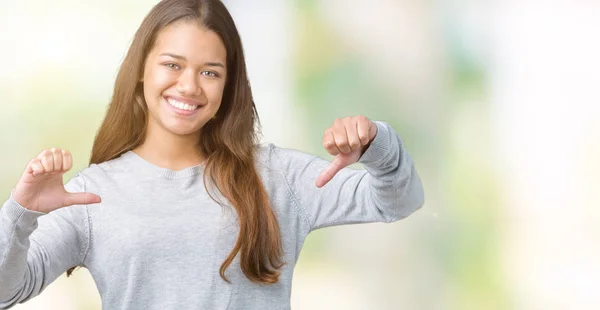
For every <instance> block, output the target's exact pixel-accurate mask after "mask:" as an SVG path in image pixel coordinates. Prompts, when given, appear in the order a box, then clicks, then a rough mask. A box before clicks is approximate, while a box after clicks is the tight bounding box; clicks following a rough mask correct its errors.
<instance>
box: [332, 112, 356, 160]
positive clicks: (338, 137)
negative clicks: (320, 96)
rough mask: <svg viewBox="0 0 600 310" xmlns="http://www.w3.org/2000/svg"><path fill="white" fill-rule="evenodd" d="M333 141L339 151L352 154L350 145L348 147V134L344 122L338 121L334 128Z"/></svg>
mask: <svg viewBox="0 0 600 310" xmlns="http://www.w3.org/2000/svg"><path fill="white" fill-rule="evenodd" d="M333 139H334V140H335V144H336V145H337V147H338V149H340V151H341V152H342V153H344V154H347V153H350V152H352V149H350V145H348V133H347V132H346V126H345V125H344V123H343V122H342V120H336V121H335V125H334V128H333Z"/></svg>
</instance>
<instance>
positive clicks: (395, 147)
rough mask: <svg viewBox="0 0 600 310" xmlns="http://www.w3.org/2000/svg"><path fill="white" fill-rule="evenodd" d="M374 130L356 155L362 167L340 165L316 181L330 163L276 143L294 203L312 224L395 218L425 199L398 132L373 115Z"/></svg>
mask: <svg viewBox="0 0 600 310" xmlns="http://www.w3.org/2000/svg"><path fill="white" fill-rule="evenodd" d="M375 124H376V125H377V135H376V136H375V138H374V140H373V141H372V142H371V144H370V146H369V147H368V149H367V150H366V151H365V153H364V154H363V155H362V156H361V158H360V159H359V163H362V164H363V165H364V167H365V169H364V170H356V169H351V168H348V167H346V168H344V169H342V170H341V171H339V172H338V173H337V174H336V175H335V176H334V177H333V179H332V180H331V181H329V183H327V184H326V185H325V186H323V187H322V188H320V189H319V188H317V186H316V185H315V181H316V179H317V177H318V176H319V174H321V172H322V171H323V170H324V169H325V168H326V167H327V166H328V165H329V164H330V162H329V161H327V160H324V159H322V158H320V157H317V156H314V155H309V154H305V153H302V152H299V151H295V150H291V149H284V148H274V149H275V152H276V153H277V157H278V159H279V161H280V165H281V169H282V170H283V173H284V175H285V179H286V182H287V185H288V186H289V189H290V192H291V196H292V199H293V203H295V204H297V209H298V210H299V211H300V212H302V213H303V214H302V216H304V217H305V219H306V220H307V221H308V224H309V227H310V230H315V229H319V228H322V227H327V226H334V225H344V224H357V223H370V222H387V223H389V222H393V221H397V220H400V219H402V218H405V217H407V216H408V215H410V214H411V213H413V212H414V211H416V210H417V209H419V208H420V207H421V206H422V205H423V203H424V194H423V187H422V184H421V180H420V178H419V175H418V174H417V171H416V169H415V166H414V164H413V161H412V159H411V157H410V155H409V154H408V152H407V150H406V149H405V148H404V144H403V142H402V140H401V138H400V136H399V135H398V134H397V133H396V132H395V131H394V129H393V128H392V127H391V126H390V125H389V124H387V123H385V122H380V121H376V122H375Z"/></svg>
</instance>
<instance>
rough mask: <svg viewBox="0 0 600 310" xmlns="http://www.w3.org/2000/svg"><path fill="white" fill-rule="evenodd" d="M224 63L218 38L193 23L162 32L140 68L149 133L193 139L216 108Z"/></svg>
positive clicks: (174, 24)
mask: <svg viewBox="0 0 600 310" xmlns="http://www.w3.org/2000/svg"><path fill="white" fill-rule="evenodd" d="M226 59H227V51H226V49H225V46H224V45H223V42H222V41H221V38H220V37H219V36H218V35H217V34H216V33H214V32H212V31H210V30H207V29H205V28H203V27H202V26H199V24H198V23H197V22H193V21H178V22H175V23H173V24H171V25H169V26H167V27H165V28H164V29H162V30H161V31H160V32H159V34H158V36H157V39H156V42H155V45H154V47H153V48H152V50H151V51H150V53H149V54H148V57H147V59H146V63H145V64H144V77H143V83H144V98H145V100H146V104H147V105H148V110H149V119H148V132H149V133H155V132H157V131H163V133H171V134H175V135H179V136H183V135H198V134H199V133H200V131H201V129H202V127H204V125H205V124H206V123H207V122H208V121H209V120H210V119H211V118H212V117H213V116H214V115H215V114H216V113H217V111H218V109H219V106H220V105H221V98H222V97H223V89H224V87H225V79H226V73H227V69H226V67H225V66H226V64H227V63H226ZM165 131H166V132H165Z"/></svg>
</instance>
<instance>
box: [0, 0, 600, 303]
mask: <svg viewBox="0 0 600 310" xmlns="http://www.w3.org/2000/svg"><path fill="white" fill-rule="evenodd" d="M156 3H157V1H142V0H137V1H116V0H106V1H103V2H91V1H75V0H60V1H39V0H23V1H18V2H17V1H8V0H0V44H1V48H0V59H1V60H2V66H1V68H0V82H1V83H0V94H1V96H2V98H3V100H2V103H1V104H0V147H1V148H2V152H0V171H2V176H1V177H0V192H2V193H5V198H4V199H7V198H8V195H9V193H10V190H11V188H12V186H14V184H15V183H16V181H17V180H18V177H19V176H20V174H21V173H22V170H23V169H24V167H25V165H26V163H27V162H28V161H29V160H30V159H31V158H33V157H35V156H36V155H37V154H38V153H39V151H41V150H42V149H45V148H49V147H53V146H60V147H63V148H67V149H69V150H71V151H72V152H73V153H74V155H75V166H76V167H75V169H73V171H72V172H70V173H69V174H68V175H67V177H70V176H71V175H72V174H73V173H74V172H75V171H76V170H79V169H82V168H83V167H85V166H87V160H88V158H89V154H90V151H91V145H92V140H93V137H94V135H95V132H96V130H97V127H98V126H99V124H100V122H101V120H102V117H103V116H104V112H105V109H106V106H107V104H108V100H109V98H110V96H111V92H112V85H113V82H114V78H115V75H116V72H117V69H118V66H119V64H120V61H121V60H122V58H123V56H124V54H125V52H126V50H127V47H128V45H129V43H130V40H131V38H132V36H133V34H134V32H135V30H136V29H137V27H138V26H139V24H140V22H141V20H142V19H143V17H144V16H145V14H146V13H147V12H148V11H149V10H150V9H151V7H152V6H153V5H155V4H156ZM225 3H226V4H227V6H228V7H229V8H230V10H231V13H232V15H233V17H234V19H235V21H236V23H237V26H238V30H239V31H240V33H241V36H242V40H243V43H244V46H245V51H246V57H247V66H248V69H249V74H250V79H251V83H252V87H253V91H254V96H255V102H256V104H257V107H258V110H259V113H260V116H261V121H262V125H263V133H264V140H265V141H268V142H273V143H275V144H277V145H279V146H284V147H292V148H297V149H300V150H303V151H306V152H310V153H314V154H318V155H321V156H324V157H326V158H330V157H328V155H326V152H325V151H324V150H323V149H322V147H321V134H322V131H323V130H324V129H325V128H326V127H328V126H329V125H330V124H331V123H332V122H333V120H334V119H335V118H337V117H343V116H350V115H356V114H363V115H366V116H368V117H370V118H372V119H377V120H384V121H387V122H389V123H390V124H392V125H393V126H394V127H395V128H396V130H397V131H398V132H399V133H400V135H401V136H402V137H403V138H404V140H405V143H406V145H407V147H408V149H409V151H410V152H411V154H412V156H413V158H414V160H415V162H416V165H417V169H418V170H419V173H420V174H421V178H422V180H423V183H424V186H425V194H426V204H425V206H424V207H423V209H422V210H420V211H418V212H417V213H415V214H414V215H412V216H411V217H409V218H407V219H405V220H403V221H400V222H397V223H394V224H369V225H353V226H345V227H336V228H329V229H323V230H319V231H316V232H315V233H313V234H312V235H311V236H310V237H309V238H308V240H307V243H306V244H305V247H304V251H303V253H302V255H301V257H300V261H299V263H298V265H297V267H296V272H295V280H294V284H293V293H292V308H293V309H460V310H463V309H528V310H529V309H544V310H548V309H598V308H600V294H597V289H596V285H598V284H599V283H598V282H599V281H600V280H599V279H600V248H599V247H598V246H597V245H598V244H600V228H599V227H600V226H598V225H597V223H599V222H600V211H599V208H598V207H599V206H600V198H599V197H600V196H599V195H598V189H599V185H600V178H599V175H600V163H599V162H600V161H599V160H598V159H600V143H599V141H600V92H599V91H598V89H599V85H600V73H599V72H600V57H598V55H600V35H598V30H599V29H600V19H599V18H598V16H600V2H598V1H546V2H542V1H532V0H525V1H467V0H462V1H416V0H413V1H410V0H394V1H393V0H371V1H368V2H364V1H348V0H345V1H341V0H287V1H282V0H255V1H251V2H250V1H242V0H235V1H234V0H230V1H225ZM15 309H100V298H99V296H98V293H97V291H96V287H95V285H94V283H93V280H92V279H91V277H90V276H89V273H88V272H87V271H86V270H85V269H79V270H78V271H76V272H75V276H74V277H71V278H68V279H67V278H66V277H65V276H62V277H61V278H60V279H59V280H57V281H56V282H55V283H53V284H52V285H50V286H49V287H48V288H47V290H46V291H44V292H43V293H42V294H41V295H40V296H38V297H36V298H34V299H33V300H31V301H29V302H27V303H25V304H23V305H19V306H17V307H15Z"/></svg>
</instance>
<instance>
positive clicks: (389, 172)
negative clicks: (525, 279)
mask: <svg viewBox="0 0 600 310" xmlns="http://www.w3.org/2000/svg"><path fill="white" fill-rule="evenodd" d="M257 121H258V116H257V115H256V109H255V106H254V102H253V100H252V93H251V90H250V86H249V83H248V78H247V75H246V66H245V60H244V54H243V52H242V45H241V41H240V37H239V34H238V32H237V29H236V27H235V25H234V22H233V20H232V18H231V16H230V15H229V13H228V11H227V10H226V8H225V6H224V5H223V4H222V3H221V2H219V1H218V0H164V1H161V2H160V3H159V4H157V5H156V6H155V7H154V8H153V9H152V11H151V12H150V13H149V15H148V16H147V17H146V18H145V19H144V21H143V23H142V25H141V26H140V28H139V30H138V31H137V33H136V35H135V38H134V40H133V43H132V45H131V48H130V49H129V52H128V54H127V56H126V58H125V60H124V61H123V64H122V66H121V68H120V71H119V74H118V76H117V79H116V82H115V88H114V94H113V98H112V101H111V102H110V105H109V108H108V111H107V114H106V118H105V119H104V122H103V123H102V125H101V127H100V129H99V131H98V134H97V136H96V139H95V141H94V145H93V150H92V156H91V160H90V166H89V167H88V168H86V169H84V170H82V171H80V172H79V173H78V174H76V175H75V176H74V177H73V178H72V179H71V180H70V181H69V182H68V183H67V184H66V185H63V180H62V176H63V174H64V173H65V172H66V171H68V170H69V169H71V166H72V158H71V155H70V154H69V152H68V151H66V150H61V149H58V148H53V149H51V150H45V151H43V152H42V153H41V154H39V155H38V156H37V157H36V158H34V159H33V160H31V161H30V162H29V164H28V165H27V167H26V169H25V171H24V173H23V175H22V177H21V179H20V180H19V181H18V183H17V185H16V186H15V188H14V189H13V191H12V192H11V195H10V198H9V199H8V200H7V201H6V203H4V205H3V207H2V208H1V209H0V308H10V307H12V306H13V305H15V304H17V303H20V302H23V301H26V300H28V299H30V298H33V297H34V296H37V295H38V294H40V293H41V292H42V290H44V288H45V287H46V286H47V285H49V284H50V283H51V282H52V281H54V280H55V279H56V278H57V277H58V276H59V275H61V274H62V273H63V272H65V271H67V274H70V273H71V272H72V271H73V268H74V267H76V266H82V267H85V268H87V269H89V271H90V273H91V275H92V276H93V278H94V280H95V282H96V285H97V287H98V290H99V292H100V296H101V299H102V304H103V308H104V309H242V308H243V309H289V308H290V296H291V283H292V274H293V268H294V264H295V263H296V260H297V258H298V255H299V254H300V250H301V248H302V244H303V242H304V240H305V238H306V236H307V235H308V233H310V232H311V231H313V230H315V229H318V228H322V227H326V226H333V225H342V224H353V223H367V222H392V221H396V220H399V219H402V218H404V217H406V216H408V215H409V214H411V213H412V212H414V211H415V210H417V209H418V208H419V207H420V206H421V205H422V204H423V189H422V186H421V182H420V180H419V177H418V175H417V172H416V171H415V168H414V165H413V162H412V160H411V157H410V156H409V154H408V152H407V151H406V149H405V148H404V146H403V144H402V140H401V139H400V137H399V136H398V134H397V133H396V132H395V131H394V130H393V129H392V128H391V127H390V126H389V125H388V124H386V123H384V122H372V121H370V120H369V119H367V118H366V117H363V116H357V117H346V118H341V119H337V120H336V121H335V122H334V123H333V125H332V126H331V127H330V128H328V129H327V130H325V133H324V137H323V146H324V147H325V148H326V149H327V151H328V152H329V153H330V154H332V155H335V158H334V160H333V162H331V163H330V162H328V161H325V160H323V159H321V158H319V157H316V156H313V155H309V154H305V153H302V152H298V151H295V150H291V149H284V148H278V147H276V146H274V145H272V144H266V145H260V144H258V142H257V133H258V130H257ZM357 161H359V162H361V163H362V164H364V166H365V167H366V170H353V169H348V168H345V167H346V166H348V165H350V164H352V163H354V162H357Z"/></svg>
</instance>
